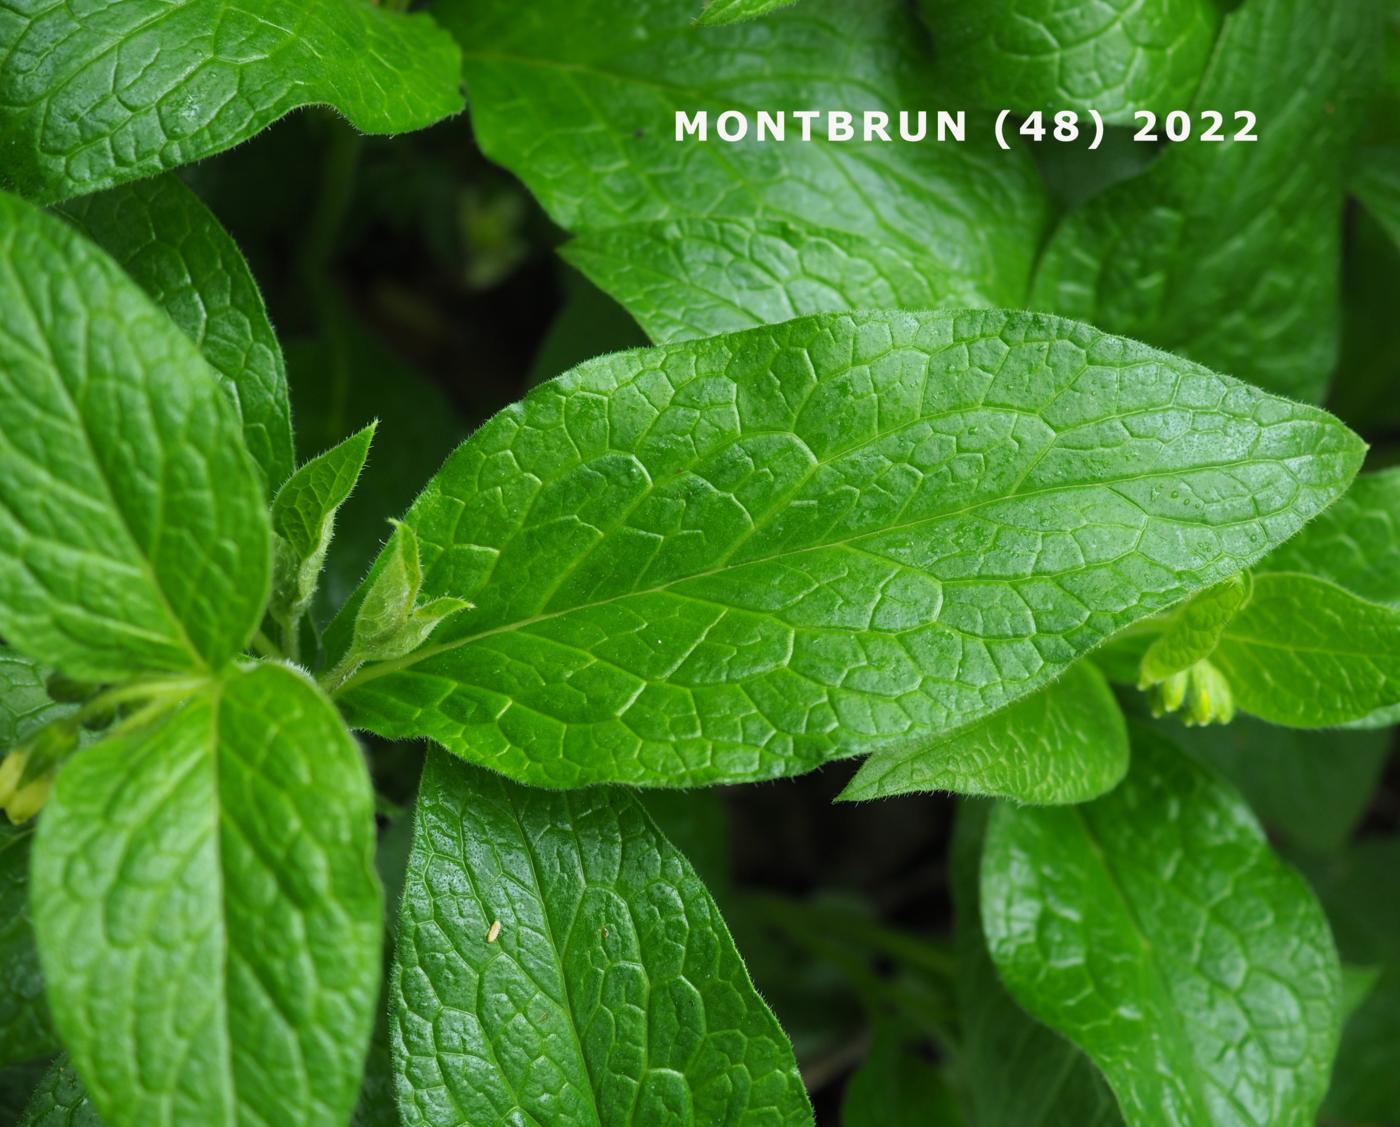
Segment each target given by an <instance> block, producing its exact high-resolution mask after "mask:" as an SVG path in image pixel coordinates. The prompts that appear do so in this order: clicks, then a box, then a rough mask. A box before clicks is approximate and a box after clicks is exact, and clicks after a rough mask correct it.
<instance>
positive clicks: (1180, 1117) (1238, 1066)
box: [982, 727, 1341, 1127]
mask: <svg viewBox="0 0 1400 1127" xmlns="http://www.w3.org/2000/svg"><path fill="white" fill-rule="evenodd" d="M982 924H983V927H984V929H985V930H986V935H987V942H988V945H989V947H990V949H991V952H992V958H993V960H994V961H995V963H996V966H997V970H998V971H999V973H1000V975H1001V978H1002V980H1003V981H1004V982H1005V983H1006V986H1007V988H1008V989H1009V990H1010V991H1011V993H1012V995H1013V996H1014V997H1015V998H1016V999H1017V1001H1019V1002H1020V1003H1021V1004H1022V1005H1023V1006H1025V1007H1026V1009H1027V1010H1028V1011H1029V1012H1030V1013H1031V1014H1032V1015H1033V1016H1035V1017H1037V1018H1039V1019H1040V1020H1041V1021H1044V1022H1045V1023H1046V1024H1047V1025H1049V1026H1050V1027H1051V1028H1053V1029H1056V1030H1058V1031H1059V1032H1061V1033H1062V1034H1064V1035H1065V1036H1066V1037H1069V1038H1070V1039H1071V1040H1072V1041H1074V1042H1075V1043H1076V1044H1078V1045H1079V1046H1081V1047H1082V1048H1083V1049H1084V1050H1085V1051H1086V1052H1087V1053H1088V1054H1089V1055H1090V1056H1091V1057H1092V1058H1093V1059H1094V1062H1095V1063H1096V1064H1097V1065H1098V1066H1099V1068H1100V1069H1102V1070H1103V1072H1104V1075H1105V1076H1106V1077H1107V1078H1108V1082H1109V1084H1110V1085H1111V1086H1112V1087H1113V1090H1114V1093H1115V1094H1116V1095H1117V1097H1118V1102H1119V1104H1120V1106H1121V1108H1122V1110H1123V1115H1124V1118H1125V1119H1126V1120H1127V1121H1128V1123H1130V1124H1135V1125H1142V1127H1147V1125H1152V1127H1163V1125H1178V1124H1179V1125H1181V1127H1198V1125H1199V1124H1203V1123H1209V1124H1212V1125H1213V1127H1303V1125H1305V1124H1312V1123H1313V1122H1314V1119H1315V1116H1316V1113H1317V1107H1318V1104H1319V1103H1320V1102H1321V1100H1322V1096H1323V1093H1324V1091H1325V1090H1326V1088H1327V1080H1328V1075H1329V1073H1330V1071H1331V1066H1332V1055H1333V1053H1334V1052H1335V1051H1336V1045H1337V1027H1338V1019H1339V1013H1340V1004H1341V974H1340V968H1339V965H1338V961H1337V953H1336V950H1335V948H1334V947H1333V944H1332V936H1331V933H1330V931H1329V930H1328V926H1327V921H1326V919H1325V918H1324V917H1323V914H1322V909H1321V908H1320V907H1319V906H1318V904H1317V902H1316V901H1315V900H1314V899H1313V897H1312V894H1311V893H1310V892H1309V890H1308V888H1307V886H1306V885H1305V884H1304V883H1303V881H1302V879H1301V878H1300V877H1299V876H1298V875H1297V874H1296V873H1294V872H1293V871H1292V870H1290V869H1288V868H1287V867H1285V866H1284V865H1283V864H1282V863H1281V862H1280V861H1279V860H1278V859H1277V858H1276V857H1275V856H1274V855H1273V853H1272V852H1271V851H1270V849H1269V846H1268V843H1267V841H1266V840H1265V838H1264V835H1263V832H1262V831H1261V830H1260V829H1259V826H1258V824H1257V823H1256V822H1255V821H1254V819H1253V817H1252V816H1251V815H1250V813H1249V811H1248V809H1247V808H1246V807H1245V805H1244V803H1243V802H1242V801H1241V800H1240V798H1239V797H1238V796H1237V795H1236V794H1235V793H1234V792H1233V791H1231V790H1230V789H1229V788H1228V787H1227V786H1225V785H1224V784H1222V783H1220V782H1219V781H1217V780H1216V779H1215V778H1214V777H1213V776H1212V775H1210V774H1209V773H1207V772H1206V771H1204V770H1203V769H1202V768H1201V767H1199V766H1197V765H1196V764H1194V763H1192V762H1191V760H1190V759H1188V758H1187V757H1186V756H1184V755H1182V754H1181V753H1180V752H1179V751H1178V750H1177V749H1176V748H1174V747H1172V746H1171V745H1170V744H1167V743H1166V742H1165V741H1163V740H1162V739H1161V738H1160V737H1158V736H1156V735H1154V734H1152V733H1151V732H1150V731H1149V730H1147V729H1145V728H1142V727H1135V728H1134V729H1133V769H1132V771H1131V773H1130V774H1129V776H1128V778H1127V780H1126V781H1125V782H1124V783H1123V785H1122V786H1120V787H1119V788H1118V789H1117V790H1116V791H1114V792H1113V793H1112V794H1110V795H1108V796H1106V797H1104V798H1101V799H1099V800H1098V801H1097V802H1094V803H1090V804H1088V805H1085V806H1080V807H1074V808H1067V809H1053V810H1052V809H1038V808H1034V807H1023V808H1019V809H1018V808H1016V807H1013V806H1010V805H1007V804H1003V805H1001V806H1000V807H998V808H997V810H996V811H995V812H994V813H993V815H992V819H991V824H990V826H989V828H988V833H987V843H986V851H985V853H984V856H983V860H982Z"/></svg>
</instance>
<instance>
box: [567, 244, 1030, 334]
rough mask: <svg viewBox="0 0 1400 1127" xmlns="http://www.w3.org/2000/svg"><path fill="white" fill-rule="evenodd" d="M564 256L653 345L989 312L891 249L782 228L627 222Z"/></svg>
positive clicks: (969, 284) (966, 287) (951, 281)
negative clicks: (863, 315)
mask: <svg viewBox="0 0 1400 1127" xmlns="http://www.w3.org/2000/svg"><path fill="white" fill-rule="evenodd" d="M562 253H563V255H564V257H565V258H566V259H568V261H569V262H571V263H573V264H574V265H575V266H577V267H578V268H579V269H580V270H582V271H583V272H584V273H585V274H586V275H588V277H589V278H591V279H592V280H593V281H594V282H595V283H596V284H597V285H598V286H599V287H600V288H602V289H604V290H606V291H607V292H609V293H611V294H612V295H613V296H614V297H616V298H617V300H618V301H619V302H621V303H622V304H623V305H624V306H625V307H626V308H627V309H628V310H629V311H630V312H631V314H632V316H634V317H635V318H636V319H637V322H638V323H639V324H640V325H641V326H642V328H643V329H644V330H646V333H647V335H648V336H649V337H650V338H651V339H652V340H654V341H657V342H665V341H673V340H691V339H693V338H696V337H706V336H713V335H714V334H715V333H723V332H732V331H734V330H735V329H747V328H752V327H753V326H755V325H771V324H774V323H776V322H778V321H787V320H790V319H791V318H793V317H798V316H801V315H803V314H807V313H823V312H838V311H840V310H847V309H939V308H948V309H964V308H977V307H978V306H983V305H986V304H988V297H987V293H986V290H985V289H984V288H983V287H982V286H980V285H979V284H978V283H977V282H976V281H975V280H971V279H967V278H958V277H956V276H954V275H952V274H950V273H948V272H946V271H943V270H939V269H933V268H930V265H929V264H928V263H927V262H921V261H920V260H919V259H917V258H915V257H913V256H911V254H910V253H909V250H908V248H906V247H904V246H902V245H901V244H900V243H898V242H896V241H894V240H886V241H883V242H880V241H873V240H872V239H871V237H870V236H869V235H868V234H854V233H849V232H845V231H837V230H832V229H830V228H826V227H817V226H809V225H797V224H793V223H790V222H786V221H784V220H753V219H747V220H745V219H675V220H667V221H665V222H657V223H632V224H628V225H627V226H622V227H609V228H607V229H605V230H602V231H586V232H584V233H583V234H581V235H579V236H578V237H577V238H575V239H573V240H571V241H570V242H568V243H566V244H565V246H564V248H563V251H562ZM1004 304H1007V305H1012V304H1019V302H1017V301H1013V300H1007V301H1006V302H1004Z"/></svg>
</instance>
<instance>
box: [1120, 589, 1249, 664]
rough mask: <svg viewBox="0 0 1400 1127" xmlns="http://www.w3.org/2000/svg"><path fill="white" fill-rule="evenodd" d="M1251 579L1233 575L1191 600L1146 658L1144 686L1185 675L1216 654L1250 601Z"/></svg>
mask: <svg viewBox="0 0 1400 1127" xmlns="http://www.w3.org/2000/svg"><path fill="white" fill-rule="evenodd" d="M1249 587H1250V583H1249V579H1248V576H1246V575H1243V574H1242V575H1232V576H1231V577H1230V578H1229V579H1227V580H1225V581H1224V582H1223V583H1217V584H1216V585H1215V586H1214V587H1210V588H1208V589H1206V590H1204V591H1202V592H1200V593H1199V594H1197V595H1193V596H1192V597H1191V598H1190V599H1188V600H1187V601H1186V602H1185V603H1184V604H1183V605H1182V606H1181V607H1180V609H1178V610H1177V611H1176V612H1174V613H1173V614H1172V616H1171V617H1170V619H1169V620H1168V622H1167V624H1166V629H1165V630H1163V632H1162V634H1161V635H1160V636H1159V637H1158V638H1157V640H1156V641H1154V642H1153V643H1152V644H1151V645H1150V646H1148V648H1147V652H1146V653H1145V654H1143V656H1142V681H1143V685H1144V687H1146V686H1147V685H1151V684H1154V683H1156V682H1157V681H1165V680H1166V679H1167V678H1168V677H1170V676H1172V674H1174V673H1183V672H1185V671H1186V670H1187V669H1190V668H1191V667H1192V666H1193V665H1195V664H1196V663H1197V662H1199V661H1204V660H1205V659H1206V658H1208V657H1210V655H1211V654H1213V653H1214V652H1215V647H1216V646H1217V645H1219V644H1220V638H1221V635H1223V634H1224V633H1225V629H1226V627H1228V626H1229V625H1230V620H1231V619H1232V618H1234V617H1235V614H1236V612H1237V611H1238V610H1239V609H1240V607H1241V606H1243V605H1244V603H1245V602H1246V600H1248V598H1249Z"/></svg>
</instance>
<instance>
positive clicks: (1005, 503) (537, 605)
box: [342, 312, 1362, 786]
mask: <svg viewBox="0 0 1400 1127" xmlns="http://www.w3.org/2000/svg"><path fill="white" fill-rule="evenodd" d="M1361 453H1362V447H1361V444H1360V442H1359V441H1358V440H1357V439H1356V438H1355V436H1353V435H1351V434H1350V433H1349V432H1347V431H1346V430H1345V429H1344V428H1342V427H1341V426H1340V424H1338V423H1337V422H1336V421H1335V420H1334V419H1332V418H1331V417H1330V416H1327V415H1325V414H1323V413H1322V412H1320V411H1317V410H1315V409H1313V408H1308V407H1303V406H1299V405H1297V404H1292V403H1287V402H1285V401H1283V400H1279V399H1274V398H1271V397H1269V396H1267V395H1264V394H1263V393H1261V392H1258V391H1256V390H1254V389H1252V388H1249V387H1247V386H1245V385H1243V384H1240V383H1237V382H1236V381H1234V380H1230V379H1227V378H1225V377H1222V376H1217V375H1215V374H1213V373H1210V372H1207V371H1205V370H1204V369H1202V368H1199V367H1197V366H1195V365H1193V364H1190V363H1189V362H1187V361H1183V360H1179V359H1177V358H1174V357H1170V356H1166V355H1164V354H1162V353H1158V352H1154V351H1152V350H1151V349H1148V348H1145V347H1143V346H1141V345H1138V344H1135V343H1132V342H1128V341H1124V340H1119V339H1116V338H1113V337H1106V336H1104V335H1103V334H1101V333H1099V332H1097V331H1096V330H1094V329H1090V328H1088V327H1087V326H1083V325H1076V324H1072V323H1069V322H1065V321H1060V320H1058V319H1056V318H1047V317H1042V316H1038V315H1034V314H1020V313H999V312H987V313H962V314H935V313H924V314H894V313H878V314H863V315H857V316H845V315H832V316H823V317H812V318H806V319H803V320H798V321H792V322H789V323H787V324H784V325H779V326H774V327H771V328H765V329H756V330H752V331H749V332H746V333H738V334H734V335H732V336H728V337H716V338H711V339H709V340H705V341H698V342H686V343H683V344H677V345H672V346H669V347H666V348H660V349H654V350H643V351H637V352H629V353H621V354H617V355H614V356H608V357H603V358H600V359H598V360H595V361H592V362H590V363H587V364H584V365H581V366H580V367H578V368H576V369H574V371H573V372H571V373H569V374H567V375H565V376H563V377H562V378H560V379H557V380H554V381H552V382H550V383H548V384H546V385H544V386H542V387H540V388H537V389H536V390H535V391H534V392H532V393H531V394H530V395H529V396H528V397H527V398H526V399H525V400H524V401H523V402H522V403H520V404H518V405H516V406H514V407H511V408H509V409H508V410H506V411H504V412H502V413H501V414H499V415H497V416H496V417H495V418H494V419H492V420H491V421H490V422H489V423H487V424H486V425H485V426H484V427H482V428H481V429H480V430H478V431H477V432H476V434H475V435H473V436H472V438H470V439H469V440H468V441H467V442H466V443H464V444H463V445H462V446H461V447H460V448H459V449H458V451H457V452H456V453H455V454H454V455H453V456H452V457H451V458H450V459H449V460H448V462H447V464H446V466H444V468H443V470H442V471H441V472H440V473H439V474H438V476H437V477H436V478H434V479H433V480H432V481H431V482H430V483H429V485H428V487H427V489H426V490H425V491H424V493H423V495H422V496H421V497H420V498H419V500H418V501H417V502H416V503H415V505H414V507H413V508H412V509H411V510H410V511H409V513H408V515H407V516H406V518H405V521H406V522H407V524H408V525H409V526H411V527H412V528H413V529H414V530H415V531H416V532H417V536H418V539H419V541H420V543H421V546H422V552H423V584H422V593H421V595H422V598H423V599H424V600H425V601H426V600H428V599H431V598H433V597H440V596H445V595H452V596H455V597H458V598H465V599H469V600H471V601H472V602H473V603H475V604H476V609H474V610H469V611H466V612H463V613H461V614H459V615H457V616H456V617H455V618H454V619H453V620H452V621H451V622H450V623H448V625H447V626H446V627H443V628H440V629H439V630H438V632H437V633H436V635H434V637H433V639H432V640H431V642H430V644H428V645H427V646H425V647H424V648H423V649H421V650H419V651H417V652H416V653H412V654H409V655H408V656H406V657H404V658H401V659H397V660H395V661H392V662H387V663H382V664H379V665H376V666H371V667H366V669H364V670H362V671H361V672H360V673H359V674H358V675H356V676H355V677H353V678H351V679H350V680H349V681H348V682H347V683H346V692H345V693H344V695H343V697H342V699H343V701H344V703H345V705H346V706H347V707H348V708H349V710H350V713H351V715H352V717H353V719H354V721H355V722H356V723H358V724H360V725H362V726H365V727H369V728H371V729H373V730H375V731H377V732H379V733H380V734H383V735H387V736H393V737H413V736H417V737H422V736H428V737H431V738H433V739H435V740H437V741H439V742H441V743H442V744H444V745H445V746H447V747H448V748H450V749H451V750H453V751H456V752H457V753H458V754H460V755H463V756H465V757H467V758H470V759H474V760H476V761H477V762H480V763H483V764H486V765H489V766H491V767H493V768H494V769H496V770H500V771H504V772H506V773H507V774H510V775H513V776H515V777H517V778H519V779H522V780H524V781H530V782H537V783H543V784H548V785H553V786H567V785H572V784H578V783H588V782H599V781H604V780H618V781H626V782H632V783H640V784H646V785H653V786H655V785H664V786H686V785H696V784H699V783H704V782H715V781H721V780H725V781H737V780H744V779H757V778H765V777H771V776H775V775H784V774H794V773H797V772H800V771H804V770H808V769H810V768H812V767H815V766H817V765H818V764H820V763H821V762H823V761H825V760H829V759H831V758H833V757H836V756H840V755H850V754H855V753H858V752H863V751H873V750H877V749H880V748H885V747H889V746H905V745H908V744H909V743H911V742H914V741H920V740H929V739H931V738H933V737H936V736H938V735H941V734H943V733H945V732H949V731H952V730H954V729H956V728H958V727H961V726H963V725H966V724H969V723H971V722H973V721H974V720H977V719H978V718H980V717H981V716H984V715H987V714H989V713H991V712H993V711H995V709H997V708H998V707H1000V706H1001V705H1004V704H1009V703H1010V702H1011V701H1012V700H1015V699H1017V698H1018V697H1020V696H1024V695H1025V694H1027V693H1029V692H1031V691H1033V690H1034V689H1037V688H1040V687H1041V686H1043V685H1045V684H1048V683H1049V682H1050V681H1051V680H1053V679H1055V678H1056V677H1057V676H1058V675H1059V674H1060V673H1061V672H1063V671H1064V669H1065V668H1066V667H1067V666H1068V665H1069V664H1070V663H1072V662H1073V661H1074V660H1075V659H1076V658H1078V657H1079V656H1080V655H1082V654H1083V653H1084V652H1086V651H1087V650H1088V649H1090V648H1091V647H1093V646H1094V645H1096V644H1097V643H1098V642H1100V641H1101V640H1102V639H1104V638H1105V637H1107V636H1108V635H1109V634H1111V633H1113V632H1115V631H1116V630H1119V629H1121V628H1122V627H1123V626H1126V625H1127V624H1128V623H1130V622H1133V621H1134V620H1136V619H1138V618H1141V617H1144V616H1146V615H1149V614H1151V613H1153V612H1154V611H1157V610H1160V609H1161V608H1162V607H1164V606H1166V605H1168V604H1170V603H1172V602H1174V601H1176V600H1179V599H1180V598H1182V597H1183V596H1184V595H1185V594H1187V593H1188V592H1189V591H1191V590H1193V589H1195V588H1197V587H1200V586H1203V585H1206V584H1210V583H1213V582H1215V581H1217V580H1219V579H1221V578H1223V577H1224V576H1225V575H1228V574H1230V573H1232V572H1234V571H1237V570H1239V569H1240V568H1241V567H1243V566H1245V565H1246V564H1248V563H1249V562H1250V561H1251V560H1253V559H1254V558H1256V557H1257V556H1258V555H1260V554H1261V553H1263V552H1264V551H1266V550H1267V549H1268V548H1270V547H1271V546H1273V545H1274V544H1277V543H1278V542H1279V541H1281V540H1283V539H1285V538H1286V537H1287V536H1289V535H1290V534H1291V533H1292V532H1294V531H1295V530H1296V529H1297V528H1298V527H1299V526H1300V525H1301V524H1302V523H1303V522H1304V521H1305V520H1307V519H1308V517H1310V516H1312V515H1313V514H1314V513H1316V512H1317V511H1319V510H1320V509H1321V508H1323V507H1324V506H1325V505H1326V504H1327V503H1328V502H1329V501H1331V500H1332V499H1333V498H1335V497H1336V496H1337V495H1338V493H1340V492H1341V491H1342V489H1344V488H1345V486H1346V483H1347V482H1348V481H1349V480H1350V478H1351V476H1352V475H1353V474H1354V472H1355V470H1356V467H1357V465H1358V463H1359V461H1360V458H1361ZM382 564H383V559H382V558H381V564H380V566H382ZM351 614H353V608H352V609H351V610H350V611H347V616H346V617H349V616H350V615H351Z"/></svg>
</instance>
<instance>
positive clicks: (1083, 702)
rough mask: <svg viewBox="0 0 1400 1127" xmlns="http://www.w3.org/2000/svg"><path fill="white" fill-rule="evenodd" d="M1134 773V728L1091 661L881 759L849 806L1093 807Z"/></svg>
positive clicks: (870, 766) (860, 780)
mask: <svg viewBox="0 0 1400 1127" xmlns="http://www.w3.org/2000/svg"><path fill="white" fill-rule="evenodd" d="M1127 770H1128V729H1127V725H1126V724H1125V723H1124V722H1123V714H1122V712H1120V711H1119V709H1118V703H1117V702H1116V701H1115V700H1114V699H1113V690H1112V689H1110V688H1109V686H1108V682H1107V681H1106V680H1104V676H1103V674H1102V673H1100V672H1099V671H1098V670H1097V669H1096V668H1095V667H1094V665H1093V664H1092V663H1091V662H1087V661H1082V662H1080V663H1079V664H1077V665H1073V666H1071V667H1070V668H1069V670H1068V671H1067V672H1066V673H1065V675H1064V676H1063V677H1062V678H1061V679H1060V680H1058V681H1056V682H1055V683H1054V684H1053V685H1048V686H1046V687H1045V688H1043V689H1041V690H1040V692H1038V693H1032V694H1031V695H1030V696H1027V697H1022V698H1021V699H1020V700H1018V701H1016V702H1015V703H1014V704H1011V705H1009V706H1008V707H1006V708H1004V709H1002V710H1001V711H1000V712H994V713H992V714H991V715H990V716H988V717H986V718H985V719H982V720H979V721H977V722H975V723H973V724H970V725H968V727H966V728H963V729H961V730H959V731H957V732H954V733H953V734H952V735H951V736H948V737H947V738H946V739H942V740H939V741H937V742H935V743H932V744H918V743H911V744H909V745H908V746H905V747H896V748H891V749H890V750H888V751H880V752H876V753H875V754H874V755H872V756H871V757H870V758H869V759H867V760H866V761H865V762H864V763H862V764H861V767H860V770H859V771H857V772H856V777H855V778H854V779H852V780H851V781H850V783H849V785H847V787H846V789H845V790H844V791H842V792H841V795H840V797H841V798H842V799H845V800H854V799H862V798H883V797H886V796H888V795H894V794H907V793H909V792H911V791H953V792H955V793H958V794H982V795H997V796H1002V797H1006V798H1013V799H1015V800H1017V801H1018V802H1030V803H1037V804H1039V803H1045V804H1051V805H1054V804H1059V803H1065V802H1087V801H1088V800H1089V799H1091V798H1097V797H1098V796H1099V795H1101V794H1103V793H1104V792H1105V791H1108V790H1112V789H1113V787H1115V786H1116V785H1117V784H1118V782H1119V780H1120V779H1122V778H1123V775H1124V773H1125V772H1126V771H1127Z"/></svg>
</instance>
